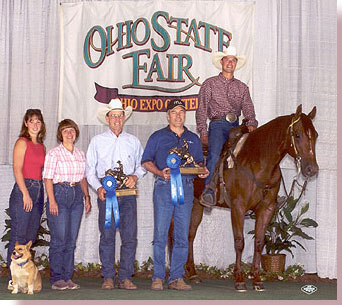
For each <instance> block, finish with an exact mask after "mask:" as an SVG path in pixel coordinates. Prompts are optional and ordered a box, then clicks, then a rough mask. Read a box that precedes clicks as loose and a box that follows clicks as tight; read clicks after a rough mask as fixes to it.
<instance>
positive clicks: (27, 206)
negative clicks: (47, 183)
mask: <svg viewBox="0 0 342 305" xmlns="http://www.w3.org/2000/svg"><path fill="white" fill-rule="evenodd" d="M32 207H33V202H32V199H31V196H30V195H29V194H28V193H27V194H23V209H24V210H25V211H26V212H31V211H32Z"/></svg>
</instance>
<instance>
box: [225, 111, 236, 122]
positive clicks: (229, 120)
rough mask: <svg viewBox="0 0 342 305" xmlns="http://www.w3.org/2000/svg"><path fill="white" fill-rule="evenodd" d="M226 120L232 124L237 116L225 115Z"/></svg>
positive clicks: (233, 114)
mask: <svg viewBox="0 0 342 305" xmlns="http://www.w3.org/2000/svg"><path fill="white" fill-rule="evenodd" d="M226 120H227V121H228V122H229V123H234V122H235V121H236V120H237V115H236V114H235V113H228V114H227V115H226Z"/></svg>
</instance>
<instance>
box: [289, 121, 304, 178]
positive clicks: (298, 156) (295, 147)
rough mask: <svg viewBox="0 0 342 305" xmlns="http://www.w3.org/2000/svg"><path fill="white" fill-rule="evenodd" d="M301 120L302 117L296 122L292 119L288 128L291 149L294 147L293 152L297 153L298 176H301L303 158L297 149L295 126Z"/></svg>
mask: <svg viewBox="0 0 342 305" xmlns="http://www.w3.org/2000/svg"><path fill="white" fill-rule="evenodd" d="M300 119H301V116H299V117H298V118H297V119H296V120H295V119H294V117H292V119H291V124H290V125H289V127H288V129H289V132H290V139H291V147H293V150H294V152H295V160H296V166H297V176H299V174H300V170H301V160H302V158H301V156H300V155H299V154H298V149H297V146H296V142H295V139H294V132H293V125H294V124H296V123H297V122H299V120H300Z"/></svg>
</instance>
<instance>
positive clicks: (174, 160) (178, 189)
mask: <svg viewBox="0 0 342 305" xmlns="http://www.w3.org/2000/svg"><path fill="white" fill-rule="evenodd" d="M180 163H181V159H180V157H179V156H178V155H176V154H170V155H168V157H167V159H166V164H167V166H168V167H169V168H170V171H171V179H170V181H171V201H172V204H173V205H181V204H184V191H183V183H182V176H181V173H180V170H179V166H180Z"/></svg>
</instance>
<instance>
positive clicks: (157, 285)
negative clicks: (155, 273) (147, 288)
mask: <svg viewBox="0 0 342 305" xmlns="http://www.w3.org/2000/svg"><path fill="white" fill-rule="evenodd" d="M151 289H152V290H163V289H164V287H163V281H162V280H161V279H155V280H154V281H153V282H152V285H151Z"/></svg>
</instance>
